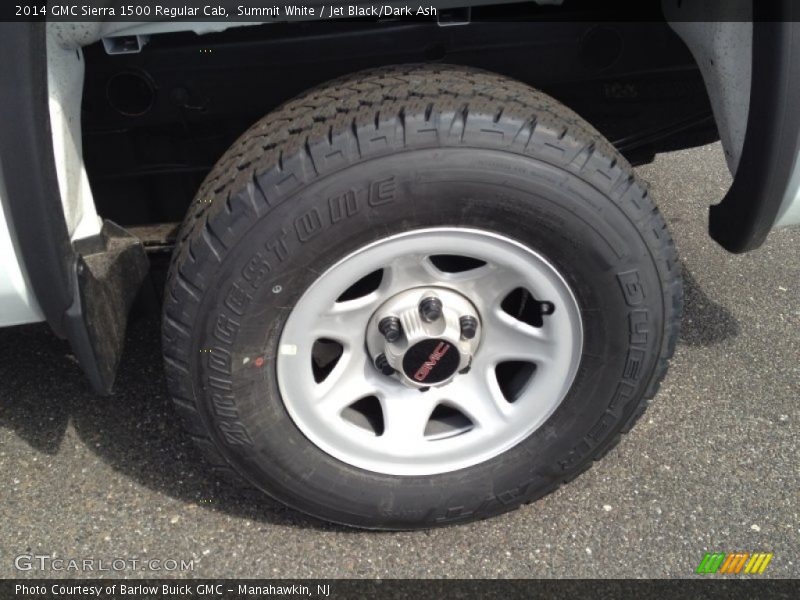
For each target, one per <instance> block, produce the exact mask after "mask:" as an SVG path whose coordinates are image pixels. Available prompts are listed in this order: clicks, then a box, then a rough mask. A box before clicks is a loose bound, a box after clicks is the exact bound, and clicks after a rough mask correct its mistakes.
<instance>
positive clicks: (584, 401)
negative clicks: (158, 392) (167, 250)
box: [163, 65, 682, 529]
mask: <svg viewBox="0 0 800 600" xmlns="http://www.w3.org/2000/svg"><path fill="white" fill-rule="evenodd" d="M178 239H179V243H178V246H177V248H176V249H175V252H174V256H173V259H172V264H171V267H170V273H169V276H168V281H167V286H166V293H165V305H164V313H163V352H164V359H165V368H166V375H167V381H168V386H169V389H170V392H171V395H172V397H173V398H174V403H175V406H176V408H177V411H178V412H179V413H180V414H181V416H182V417H183V420H184V421H185V424H186V427H187V428H188V430H189V431H190V432H191V434H192V436H193V437H194V439H195V440H196V442H197V444H198V445H199V446H200V447H201V448H202V449H203V450H204V451H205V454H206V456H207V458H208V459H209V461H210V463H211V465H212V466H214V467H217V468H218V469H221V470H223V471H231V472H235V473H237V474H238V475H240V476H242V477H243V478H244V479H245V480H246V481H248V482H249V483H250V484H252V485H254V486H256V487H257V488H259V489H261V490H263V491H264V492H266V493H267V494H268V495H269V496H271V497H273V498H275V499H278V500H280V501H282V502H283V503H285V504H287V505H289V506H291V507H293V508H295V509H298V510H300V511H303V512H305V513H308V514H310V515H314V516H316V517H319V518H321V519H324V520H328V521H333V522H336V523H341V524H346V525H350V526H355V527H363V528H371V529H414V528H427V527H432V526H438V525H446V524H450V523H457V522H465V521H470V520H474V519H482V518H486V517H489V516H492V515H496V514H499V513H502V512H505V511H508V510H510V509H513V508H515V507H517V506H519V505H520V504H523V503H528V502H531V501H533V500H536V499H537V498H539V497H541V496H543V495H544V494H547V493H549V492H551V491H553V490H554V489H556V488H557V487H558V486H559V485H560V484H561V483H564V482H567V481H569V480H571V479H572V478H574V477H575V476H577V475H578V474H579V473H581V472H582V471H584V470H585V469H587V468H588V467H589V466H590V465H591V463H592V461H593V460H597V459H598V458H600V457H602V456H603V455H604V454H605V453H606V452H607V451H608V449H609V448H611V447H612V446H613V445H614V444H616V443H617V441H618V440H619V437H620V435H621V434H622V433H624V432H626V431H628V430H629V429H630V427H631V426H632V424H633V423H634V421H635V420H636V419H637V418H638V417H639V416H640V415H641V414H642V411H643V410H644V409H645V406H646V404H647V402H648V400H649V399H651V398H652V397H653V396H654V394H655V393H656V390H657V389H658V384H659V382H660V380H661V379H662V377H663V376H664V374H665V371H666V368H667V360H668V359H669V357H670V356H671V355H672V352H673V349H674V346H675V341H676V338H677V333H678V328H679V321H680V316H681V310H682V287H681V280H680V274H679V271H680V269H679V263H678V260H677V256H676V252H675V248H674V245H673V242H672V239H671V238H670V235H669V232H668V231H667V228H666V224H665V222H664V220H663V219H662V217H661V216H660V214H659V213H658V211H657V210H656V207H655V205H654V204H653V202H652V200H651V198H650V196H649V195H648V192H647V188H646V186H645V185H643V184H642V182H640V181H639V180H638V179H637V177H636V175H635V174H634V172H633V170H632V168H631V167H630V165H629V164H628V163H627V162H626V161H625V159H624V158H622V156H621V155H620V154H619V153H618V152H617V151H616V150H615V149H614V148H613V147H612V146H611V145H610V144H609V143H608V142H607V141H606V140H605V139H604V138H603V137H602V136H601V135H600V134H599V133H598V132H597V131H595V130H594V129H593V128H592V127H591V126H590V125H588V124H587V123H586V122H585V121H583V120H582V119H581V118H580V117H579V116H577V115H576V114H575V113H573V112H572V111H570V110H569V109H567V108H566V107H564V106H563V105H561V104H559V103H558V102H556V101H555V100H553V99H552V98H550V97H548V96H546V95H544V94H543V93H541V92H539V91H536V90H534V89H532V88H530V87H528V86H526V85H524V84H522V83H519V82H516V81H513V80H509V79H507V78H505V77H502V76H498V75H495V74H491V73H486V72H482V71H476V70H473V69H468V68H463V67H457V66H443V65H435V66H430V65H427V66H426V65H402V66H395V67H388V68H381V69H377V70H370V71H365V72H361V73H357V74H354V75H351V76H347V77H344V78H342V79H338V80H335V81H333V82H330V83H327V84H325V85H322V86H320V87H318V88H315V89H313V90H311V91H309V92H307V93H305V94H304V95H302V96H300V97H298V98H296V99H294V100H292V101H290V102H288V103H286V104H285V105H283V106H282V107H280V108H278V109H277V110H275V111H274V112H272V113H270V114H268V115H267V116H266V117H264V118H263V119H262V120H261V121H259V122H258V123H256V124H255V125H253V127H251V128H250V129H249V130H248V131H247V132H246V133H244V135H242V136H241V138H240V139H239V140H238V141H237V142H236V143H234V144H233V146H232V147H231V148H230V149H229V150H228V151H227V152H226V154H225V155H224V156H223V157H222V158H221V159H220V161H219V162H218V164H217V165H216V166H215V167H214V169H213V171H212V172H211V173H210V174H209V175H208V177H207V178H206V180H205V182H204V183H203V184H202V186H201V189H200V190H199V192H198V194H197V197H196V199H195V202H194V204H193V205H192V207H191V208H190V211H189V214H188V216H187V218H186V221H185V223H184V224H183V227H182V230H181V233H180V234H179V236H178Z"/></svg>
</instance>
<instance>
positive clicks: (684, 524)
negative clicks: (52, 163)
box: [0, 144, 800, 578]
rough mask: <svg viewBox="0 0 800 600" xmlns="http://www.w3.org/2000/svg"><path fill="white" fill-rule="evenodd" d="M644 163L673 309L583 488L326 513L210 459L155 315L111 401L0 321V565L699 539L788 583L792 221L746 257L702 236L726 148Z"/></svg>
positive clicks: (668, 559) (793, 376) (638, 564)
mask: <svg viewBox="0 0 800 600" xmlns="http://www.w3.org/2000/svg"><path fill="white" fill-rule="evenodd" d="M639 172H640V173H641V175H642V176H643V177H644V178H645V179H646V180H648V181H650V183H651V189H652V193H653V195H654V197H655V198H656V200H657V202H658V203H659V206H660V207H661V209H662V211H663V213H664V215H665V217H666V218H667V221H668V223H669V225H670V227H671V230H672V232H673V235H674V237H675V239H676V242H677V245H678V250H679V253H680V255H681V257H682V262H683V266H684V275H685V281H686V316H685V320H684V323H683V328H682V333H681V336H680V341H679V344H678V348H677V352H676V355H675V357H674V359H673V360H672V364H671V368H670V371H669V373H668V375H667V377H666V380H665V381H664V383H663V385H662V387H661V390H660V392H659V393H658V395H657V396H656V398H655V400H654V401H653V403H652V405H651V407H650V409H649V410H648V412H647V413H646V414H645V416H644V417H643V418H642V419H641V421H640V422H639V423H638V425H637V426H636V427H635V428H634V430H633V431H632V432H631V433H630V434H629V435H627V436H625V437H624V439H623V440H622V442H621V443H620V444H619V446H617V448H615V449H614V450H613V451H611V452H610V453H609V454H608V455H607V456H606V457H605V459H603V460H602V461H601V462H600V463H598V464H596V465H595V466H594V467H593V468H592V469H591V470H589V471H588V472H587V473H585V474H583V475H582V476H581V477H579V478H578V479H577V480H575V481H573V482H572V483H570V484H569V485H566V486H564V487H563V488H561V489H559V490H558V491H557V492H555V493H554V494H552V495H550V496H548V497H546V498H544V499H542V500H540V501H538V502H536V503H534V504H532V505H529V506H525V507H522V508H521V509H519V510H517V511H515V512H512V513H510V514H507V515H504V516H501V517H497V518H494V519H490V520H487V521H483V522H478V523H473V524H468V525H462V526H457V527H451V528H447V529H438V530H434V531H424V532H413V533H371V532H364V531H354V530H348V529H344V528H341V527H337V526H332V525H327V524H325V523H320V522H318V521H315V520H313V519H311V518H308V517H305V516H303V515H301V514H298V513H296V512H294V511H292V510H289V509H286V508H283V507H281V506H277V505H275V504H274V503H271V502H269V501H268V500H266V499H265V498H262V497H261V496H259V495H255V494H253V495H250V494H248V495H244V496H241V495H237V494H236V493H234V492H233V491H232V490H231V488H230V486H229V485H228V483H227V482H225V481H224V480H220V479H217V478H215V477H214V476H213V475H212V474H209V473H208V472H206V470H205V469H204V466H203V462H202V459H201V458H200V457H199V455H198V454H197V452H196V451H195V450H194V448H193V447H192V444H191V441H190V440H189V438H188V436H187V435H186V434H184V433H183V432H182V430H181V428H180V424H179V422H178V419H177V417H176V415H175V413H174V411H173V410H172V408H171V406H170V403H169V400H168V397H167V393H166V389H165V384H164V377H163V372H162V367H161V357H160V348H159V338H158V326H157V323H156V320H155V319H153V318H143V319H139V320H136V321H134V322H133V323H132V324H131V325H130V328H129V335H128V338H129V339H128V342H127V347H126V351H125V355H124V358H123V360H122V365H121V368H120V372H119V377H118V380H117V385H116V391H115V393H114V395H113V396H112V397H110V398H100V397H97V396H95V395H93V394H92V392H91V391H90V390H89V388H88V386H87V384H86V382H85V380H84V378H83V376H82V375H81V372H80V370H79V368H78V365H77V364H76V361H75V358H74V357H73V356H71V355H70V353H69V348H68V347H67V346H66V345H65V343H64V342H62V341H60V340H58V339H56V338H55V337H54V336H53V335H52V334H51V333H50V331H49V330H48V328H47V327H46V326H43V325H33V326H24V327H15V328H9V329H3V330H0V577H18V576H82V575H87V574H91V573H80V572H74V571H60V572H59V571H44V572H42V571H39V570H37V569H32V570H28V571H18V570H16V569H15V567H14V562H15V557H17V556H19V555H29V554H36V555H46V556H55V557H57V558H62V559H69V558H77V559H84V558H91V559H94V560H95V562H94V563H93V564H94V565H95V567H96V568H97V567H98V566H99V565H100V564H101V563H99V562H97V561H101V560H102V561H106V562H105V564H106V566H108V565H109V564H110V561H111V560H112V559H114V558H123V559H131V558H137V559H140V560H141V559H148V560H161V561H169V560H176V561H178V563H179V561H181V560H184V561H189V560H191V561H193V570H192V571H191V572H180V570H176V571H170V572H166V571H164V570H163V569H164V568H165V567H164V566H162V571H160V572H152V571H141V570H140V568H136V569H133V570H125V571H121V572H117V573H115V572H114V571H113V570H111V571H104V572H101V573H98V574H100V575H105V576H112V575H115V574H117V575H126V576H165V575H173V576H185V575H192V576H196V577H218V576H227V577H259V578H263V577H286V578H294V577H320V578H326V577H381V578H389V577H466V578H472V577H522V578H527V577H687V576H692V575H693V574H694V571H695V569H696V568H697V566H698V564H699V563H700V561H701V559H702V558H703V556H704V554H705V553H706V552H708V551H719V552H733V551H746V552H755V551H763V552H772V553H774V558H773V559H772V561H771V563H770V564H769V566H768V568H767V570H766V571H765V573H764V574H763V575H761V577H767V576H772V577H798V576H800V515H799V514H798V513H799V512H800V452H798V446H800V435H799V434H798V432H799V431H800V429H799V428H798V426H799V425H800V398H799V397H800V364H799V363H800V229H785V230H781V231H777V232H773V233H772V234H771V235H770V237H769V238H768V240H767V243H766V244H765V245H764V246H763V247H762V248H760V249H759V250H757V251H755V252H752V253H749V254H745V255H732V254H728V253H726V252H725V251H723V250H722V249H721V248H719V247H718V246H717V245H716V244H715V243H714V242H713V241H712V240H711V239H710V238H709V237H708V235H707V233H706V227H707V214H708V212H707V207H708V205H709V204H711V203H714V202H717V201H718V200H719V199H720V198H721V197H722V195H723V194H724V192H725V190H726V189H727V187H728V185H729V184H730V177H729V175H728V171H727V168H726V166H725V162H724V158H723V155H722V151H721V149H720V146H719V145H718V144H715V145H711V146H705V147H701V148H697V149H692V150H686V151H681V152H676V153H671V154H666V155H661V156H659V157H658V158H657V159H656V161H655V163H653V164H650V165H646V166H644V167H641V168H640V169H639ZM19 564H20V565H21V566H23V567H25V566H26V564H28V563H27V561H26V559H22V562H21V563H19ZM117 564H118V565H119V564H120V563H117ZM167 565H169V566H173V564H172V563H167Z"/></svg>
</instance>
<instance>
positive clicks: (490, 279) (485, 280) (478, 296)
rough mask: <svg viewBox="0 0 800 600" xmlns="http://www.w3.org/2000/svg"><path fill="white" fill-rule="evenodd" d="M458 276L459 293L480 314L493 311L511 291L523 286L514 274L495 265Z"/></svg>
mask: <svg viewBox="0 0 800 600" xmlns="http://www.w3.org/2000/svg"><path fill="white" fill-rule="evenodd" d="M458 275H459V279H458V280H457V283H458V287H459V291H461V292H462V293H463V294H465V295H466V296H467V297H468V298H469V299H470V300H472V302H473V303H474V304H475V305H476V306H477V307H478V310H480V311H481V312H482V313H490V312H491V311H493V310H494V309H495V307H498V306H500V303H501V302H502V301H503V299H504V298H505V297H506V296H507V295H508V294H509V293H510V292H511V291H512V290H514V289H515V288H517V287H520V286H521V285H523V281H522V279H521V278H520V277H519V275H518V274H517V273H516V272H514V271H511V270H509V269H506V268H503V267H498V266H496V265H485V266H483V267H480V268H478V269H473V270H472V271H465V272H464V273H459V274H458Z"/></svg>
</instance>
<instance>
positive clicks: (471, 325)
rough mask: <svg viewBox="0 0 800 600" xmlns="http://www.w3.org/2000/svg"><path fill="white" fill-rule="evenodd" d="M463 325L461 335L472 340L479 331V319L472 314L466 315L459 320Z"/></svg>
mask: <svg viewBox="0 0 800 600" xmlns="http://www.w3.org/2000/svg"><path fill="white" fill-rule="evenodd" d="M458 322H459V324H460V325H461V337H463V338H464V339H465V340H471V339H472V338H474V337H475V334H476V333H477V331H478V319H476V318H475V317H472V316H470V315H464V316H463V317H461V318H460V319H459V320H458Z"/></svg>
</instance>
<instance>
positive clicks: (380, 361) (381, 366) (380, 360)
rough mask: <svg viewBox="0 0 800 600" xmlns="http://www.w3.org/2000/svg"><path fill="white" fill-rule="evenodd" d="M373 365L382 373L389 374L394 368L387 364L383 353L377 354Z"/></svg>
mask: <svg viewBox="0 0 800 600" xmlns="http://www.w3.org/2000/svg"><path fill="white" fill-rule="evenodd" d="M375 366H376V367H377V369H378V370H379V371H380V372H381V373H383V374H384V375H391V374H392V373H394V368H393V367H392V365H390V364H389V361H388V360H386V355H385V354H379V355H378V357H377V358H376V359H375Z"/></svg>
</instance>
